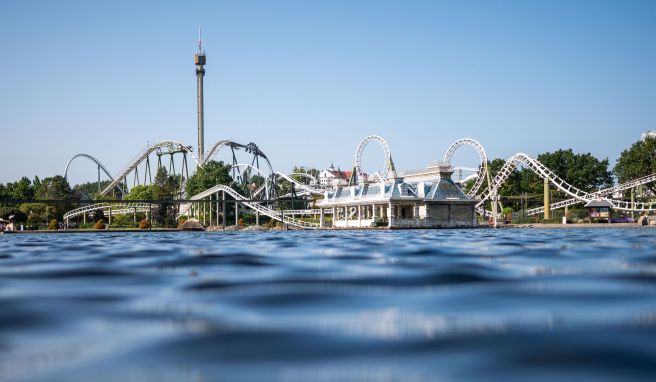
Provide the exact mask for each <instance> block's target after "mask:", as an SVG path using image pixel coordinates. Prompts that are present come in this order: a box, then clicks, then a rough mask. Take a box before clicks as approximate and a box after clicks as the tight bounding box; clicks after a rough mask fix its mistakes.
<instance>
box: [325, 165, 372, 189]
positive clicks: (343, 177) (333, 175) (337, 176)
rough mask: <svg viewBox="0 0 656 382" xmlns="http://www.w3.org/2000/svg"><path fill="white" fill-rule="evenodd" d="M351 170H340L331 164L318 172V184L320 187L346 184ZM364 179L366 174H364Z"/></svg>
mask: <svg viewBox="0 0 656 382" xmlns="http://www.w3.org/2000/svg"><path fill="white" fill-rule="evenodd" d="M351 174H352V172H351V171H342V170H340V169H339V167H338V168H337V170H335V166H333V165H332V164H331V165H330V167H328V168H327V169H325V170H323V171H321V172H320V173H319V184H320V185H321V186H322V187H337V186H346V185H348V182H349V179H351ZM364 177H365V179H366V174H364Z"/></svg>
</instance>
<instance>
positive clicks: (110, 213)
mask: <svg viewBox="0 0 656 382" xmlns="http://www.w3.org/2000/svg"><path fill="white" fill-rule="evenodd" d="M107 219H108V221H109V222H108V223H107V225H108V226H111V225H112V207H111V206H110V207H109V217H108V218H107Z"/></svg>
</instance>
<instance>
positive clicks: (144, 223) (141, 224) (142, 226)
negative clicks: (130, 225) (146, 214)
mask: <svg viewBox="0 0 656 382" xmlns="http://www.w3.org/2000/svg"><path fill="white" fill-rule="evenodd" d="M139 229H150V222H149V221H148V219H147V218H143V219H142V220H141V221H140V222H139Z"/></svg>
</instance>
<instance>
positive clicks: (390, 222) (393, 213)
mask: <svg viewBox="0 0 656 382" xmlns="http://www.w3.org/2000/svg"><path fill="white" fill-rule="evenodd" d="M395 208H396V206H393V205H392V202H388V203H387V222H388V223H387V226H388V227H391V226H393V225H394V218H395V217H396V211H394V209H395Z"/></svg>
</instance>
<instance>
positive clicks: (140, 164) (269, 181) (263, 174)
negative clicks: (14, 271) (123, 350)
mask: <svg viewBox="0 0 656 382" xmlns="http://www.w3.org/2000/svg"><path fill="white" fill-rule="evenodd" d="M370 143H375V144H378V145H380V146H381V148H382V149H383V155H384V158H383V159H384V162H383V166H382V168H381V169H380V171H377V172H374V173H373V174H372V175H371V176H369V177H368V179H367V177H366V176H365V174H364V172H363V170H362V163H361V162H362V154H363V151H364V149H365V148H366V147H367V145H368V144H370ZM464 146H470V147H472V148H473V149H474V150H475V151H476V153H477V154H478V156H479V160H480V164H479V166H478V169H477V170H478V171H476V172H475V173H474V174H472V175H470V176H469V177H467V178H465V181H467V180H472V181H474V184H473V186H472V187H471V188H470V189H469V190H468V191H467V196H468V197H470V198H473V199H477V200H479V201H478V204H477V205H476V209H477V211H478V213H479V214H481V215H483V216H484V217H486V216H491V215H492V214H494V213H493V212H491V211H489V210H486V209H485V208H484V207H485V205H486V204H492V205H493V206H494V205H495V204H496V203H497V202H498V194H499V190H500V188H501V187H502V186H503V185H504V183H505V182H506V181H507V180H508V179H509V177H510V175H511V174H512V173H513V172H514V171H515V169H516V168H518V167H519V166H524V167H525V168H528V169H529V170H530V171H532V172H534V173H535V174H537V175H538V176H539V177H540V178H542V179H544V180H546V182H548V183H549V184H550V185H552V186H553V187H555V188H556V189H557V190H559V191H561V192H562V193H564V194H565V195H567V196H569V199H567V200H563V201H558V202H555V203H551V204H550V209H551V210H555V209H559V208H564V207H566V206H572V205H576V204H580V203H588V202H590V201H592V200H596V199H600V198H604V199H606V200H609V201H610V202H611V203H612V204H613V206H614V208H615V209H618V210H622V211H636V212H643V213H644V212H652V211H656V202H644V201H641V202H633V203H632V202H627V201H623V200H620V199H615V198H614V195H617V193H620V192H622V191H625V190H629V189H632V188H634V187H638V186H642V185H645V184H649V183H652V182H654V181H656V174H651V175H648V176H645V177H642V178H639V179H634V180H631V181H629V182H626V183H623V184H619V185H616V186H613V187H609V188H606V189H602V190H598V191H595V192H585V191H583V190H580V189H578V188H576V187H574V186H572V185H570V184H568V183H567V182H565V181H564V180H563V179H562V178H560V177H559V176H558V175H556V174H555V173H554V172H553V171H551V170H550V169H549V168H548V167H547V166H545V165H544V164H542V163H540V162H539V161H538V160H537V159H536V158H535V157H533V156H531V155H529V154H525V153H521V152H520V153H517V154H515V155H513V156H511V157H509V158H508V159H507V160H506V161H505V163H504V165H503V166H502V168H501V169H500V170H499V171H498V172H497V173H496V174H495V176H494V178H492V177H491V175H490V171H489V168H488V156H487V153H486V151H485V149H484V148H483V145H481V144H480V143H479V142H478V141H477V140H475V139H472V138H462V139H458V140H456V141H455V142H453V143H452V144H451V145H450V146H449V147H448V148H447V150H446V152H445V154H444V157H443V162H444V163H446V164H448V165H449V166H450V165H451V162H452V160H453V155H454V153H455V152H456V151H458V150H459V149H461V148H462V147H464ZM221 150H229V151H230V154H231V158H232V165H231V172H232V178H233V180H234V181H235V184H240V185H242V186H244V185H246V186H247V187H246V186H245V187H241V188H242V189H248V190H250V196H245V195H243V194H241V193H240V192H238V191H236V190H235V189H234V188H231V187H230V186H227V185H215V186H212V187H210V188H208V189H207V190H205V191H202V192H200V193H198V194H196V195H192V196H187V195H186V194H185V192H184V184H185V182H186V180H187V179H188V178H189V170H188V162H187V157H188V156H190V157H191V158H192V159H193V160H194V162H195V165H196V169H198V168H201V167H203V166H204V165H205V164H207V163H208V162H209V161H211V160H213V159H214V158H215V157H216V156H217V154H219V152H220V151H221ZM238 154H239V155H238ZM153 155H156V156H157V160H156V163H157V168H159V167H163V166H164V163H165V161H164V162H163V161H162V157H165V158H166V157H167V156H168V158H169V161H168V166H169V173H171V174H173V175H177V176H180V177H181V180H182V181H181V188H180V192H179V198H180V199H181V200H184V202H181V203H180V205H179V210H178V216H185V215H186V216H190V215H193V214H194V213H197V211H198V209H196V211H194V208H193V205H194V204H195V203H203V202H206V201H208V200H214V201H217V200H218V197H219V193H220V194H221V195H222V196H223V198H224V200H225V196H226V195H229V196H230V197H232V198H233V199H234V201H235V202H236V203H239V204H241V205H243V206H245V207H247V208H249V209H251V210H253V211H255V212H256V213H257V214H258V216H259V214H262V215H265V216H268V217H269V218H271V219H274V220H277V221H280V222H282V223H284V224H288V225H290V226H295V227H299V228H305V229H308V228H309V229H314V228H320V227H321V225H322V222H320V223H319V224H317V223H314V222H309V221H307V220H303V218H302V216H306V215H316V214H320V215H321V217H322V221H323V215H324V211H323V210H317V209H301V210H287V211H285V210H283V209H281V208H276V207H275V200H279V197H280V196H281V195H282V197H289V196H298V197H304V198H311V197H312V195H315V197H321V196H322V195H324V192H325V191H326V189H325V187H321V186H320V185H319V182H318V179H316V178H315V177H314V176H312V175H310V174H306V173H292V174H286V173H284V172H280V171H274V169H273V166H272V165H271V162H270V161H269V158H268V157H267V155H266V154H265V153H264V152H263V151H262V150H260V149H259V147H258V146H257V145H256V144H255V143H252V142H250V143H248V144H241V143H237V142H234V141H230V140H221V141H218V142H216V143H215V144H213V145H211V146H210V147H209V149H208V150H207V152H206V155H205V156H204V157H203V158H197V157H196V156H194V153H193V149H192V147H191V146H189V145H185V144H183V143H180V142H176V141H171V140H167V141H162V142H159V143H156V144H153V145H148V146H147V147H146V148H144V149H143V150H142V151H140V152H139V153H138V154H137V155H136V156H135V157H134V158H133V159H132V160H131V161H129V162H128V164H127V165H126V166H125V167H124V168H123V169H122V170H121V171H120V172H119V173H118V174H117V175H115V176H112V175H111V174H110V172H109V171H108V170H107V168H106V167H105V166H103V165H102V164H101V162H100V161H99V160H98V159H96V158H95V157H93V156H91V155H89V154H76V155H74V156H73V157H71V159H70V160H69V161H68V162H67V164H66V168H65V171H64V176H65V177H68V173H69V167H70V165H71V163H72V162H73V161H74V160H76V159H78V158H85V159H88V160H91V161H92V162H94V163H95V164H96V165H97V167H98V184H99V189H100V173H101V171H102V172H103V173H104V174H105V175H106V176H107V177H108V178H109V180H110V182H109V184H107V185H106V186H105V187H104V188H102V189H100V192H99V194H100V195H108V194H109V193H111V192H118V193H119V194H120V195H121V196H122V195H124V194H125V191H126V187H127V183H128V179H129V178H132V179H133V182H132V184H133V186H134V185H139V184H142V182H141V179H142V177H141V176H140V175H139V174H140V172H139V169H140V168H141V173H142V174H143V184H148V182H150V183H152V174H153V172H152V169H151V163H153V162H155V161H154V160H152V161H151V159H150V158H151V156H153ZM175 155H181V156H182V168H181V169H180V172H179V173H176V169H175V160H174V156H175ZM243 155H246V156H247V157H248V158H247V160H243V159H244V158H241V157H243ZM261 164H262V166H261ZM474 170H476V169H474ZM253 176H257V177H258V179H257V180H258V182H252V183H250V182H251V181H252V180H253V179H254V178H253ZM395 178H398V175H397V172H396V169H395V166H394V162H393V160H392V154H391V150H390V147H389V145H388V144H387V142H386V141H385V139H383V138H382V137H380V136H378V135H370V136H367V137H365V138H364V139H363V140H362V141H361V142H360V143H359V144H358V146H357V148H356V151H355V157H354V166H353V172H352V176H351V179H349V186H354V185H355V184H358V183H365V182H367V183H385V182H390V181H393V180H394V179H395ZM486 180H487V182H486ZM284 184H288V185H289V186H290V187H291V190H292V191H291V194H290V193H289V192H287V193H286V194H284V193H283V192H284V190H283V188H284V187H283V185H284ZM484 184H487V186H486V188H483V185H484ZM287 190H289V188H287ZM296 191H298V192H296ZM307 201H308V204H311V203H310V201H309V200H307ZM152 208H156V207H155V206H154V205H150V204H148V203H127V202H126V203H125V204H120V205H116V204H113V205H110V204H108V203H100V204H94V205H90V206H85V207H82V208H78V209H75V210H72V211H69V212H68V213H67V214H66V215H65V216H64V218H65V219H66V220H67V221H68V220H69V219H71V218H74V217H76V216H80V215H84V214H87V213H89V212H90V211H96V210H102V211H103V212H104V213H106V214H109V215H110V216H111V215H112V214H121V213H122V214H125V213H130V212H131V213H134V214H135V216H136V213H137V212H146V211H147V210H148V211H151V210H152ZM235 208H236V209H235V214H237V208H238V207H235ZM495 209H496V208H493V210H495ZM317 211H318V212H317ZM527 212H528V214H529V215H538V214H542V213H544V207H540V208H533V209H529V210H528V211H527ZM217 213H218V210H217ZM326 213H328V212H327V211H326ZM297 216H301V218H297ZM217 222H218V218H217Z"/></svg>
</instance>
